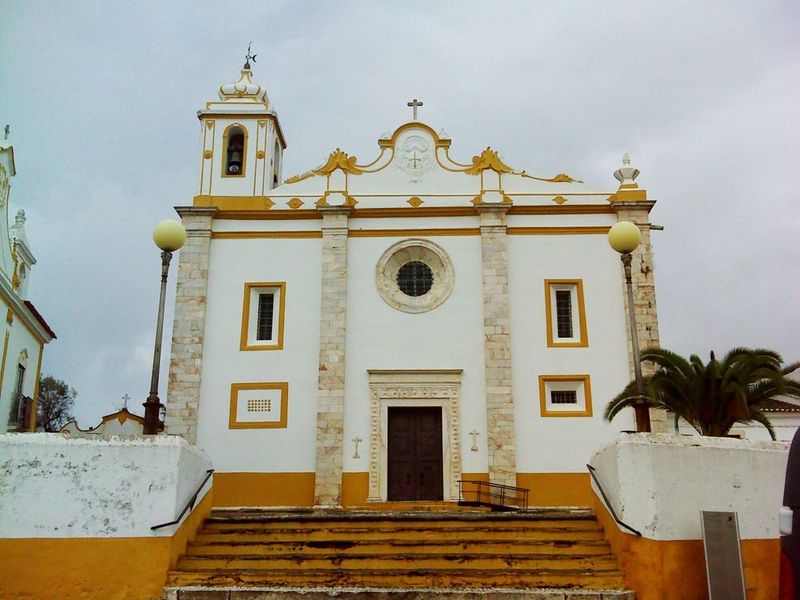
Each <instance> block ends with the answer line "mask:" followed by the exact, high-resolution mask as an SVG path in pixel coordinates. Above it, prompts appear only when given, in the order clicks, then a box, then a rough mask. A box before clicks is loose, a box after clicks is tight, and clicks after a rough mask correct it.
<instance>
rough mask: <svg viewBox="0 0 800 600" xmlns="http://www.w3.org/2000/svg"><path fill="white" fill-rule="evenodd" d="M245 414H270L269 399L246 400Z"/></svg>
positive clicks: (270, 404) (270, 405) (270, 401)
mask: <svg viewBox="0 0 800 600" xmlns="http://www.w3.org/2000/svg"><path fill="white" fill-rule="evenodd" d="M247 412H249V413H254V412H260V413H265V412H272V400H271V399H270V398H249V399H248V400H247Z"/></svg>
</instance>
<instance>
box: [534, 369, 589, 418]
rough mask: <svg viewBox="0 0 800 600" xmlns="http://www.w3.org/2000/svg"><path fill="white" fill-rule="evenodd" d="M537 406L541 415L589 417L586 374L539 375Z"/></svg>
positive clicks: (587, 379)
mask: <svg viewBox="0 0 800 600" xmlns="http://www.w3.org/2000/svg"><path fill="white" fill-rule="evenodd" d="M539 403H540V405H539V408H540V410H541V415H542V416H543V417H591V416H592V390H591V385H590V381H589V376H588V375H540V376H539Z"/></svg>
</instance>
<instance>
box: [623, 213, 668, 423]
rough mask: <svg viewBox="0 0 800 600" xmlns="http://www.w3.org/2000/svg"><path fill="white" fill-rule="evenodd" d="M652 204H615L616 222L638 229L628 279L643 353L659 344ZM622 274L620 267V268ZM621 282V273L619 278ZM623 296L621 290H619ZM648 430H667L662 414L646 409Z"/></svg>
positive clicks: (630, 355)
mask: <svg viewBox="0 0 800 600" xmlns="http://www.w3.org/2000/svg"><path fill="white" fill-rule="evenodd" d="M652 205H653V202H652V201H648V202H615V203H614V208H615V209H616V211H617V221H631V222H633V223H636V224H637V225H638V226H639V229H640V230H641V232H642V241H641V243H640V244H639V247H638V248H637V249H636V250H635V251H634V252H633V261H632V263H631V279H632V281H633V297H634V305H635V306H634V312H635V313H636V333H637V335H638V336H639V348H640V350H645V349H647V348H651V347H657V346H659V345H660V342H659V337H658V312H657V310H656V283H655V277H654V273H653V249H652V245H651V240H650V214H649V213H650V209H651V208H652ZM620 271H622V265H620ZM621 277H622V278H623V282H624V274H622V275H621ZM623 293H624V288H623ZM623 297H624V299H625V315H626V318H625V323H626V328H627V332H628V336H627V339H628V340H629V341H628V364H629V365H630V376H631V379H633V377H634V371H633V368H634V366H633V349H632V348H631V344H630V339H631V330H630V323H629V322H628V319H627V314H628V312H627V311H628V295H627V294H624V296H623ZM642 373H643V374H644V375H647V374H648V365H647V364H646V363H645V364H643V365H642ZM650 421H651V426H652V430H653V431H654V432H656V433H664V432H666V430H667V422H666V413H664V411H661V410H655V409H651V410H650Z"/></svg>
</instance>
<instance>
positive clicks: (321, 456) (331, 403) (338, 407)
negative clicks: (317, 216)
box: [314, 206, 351, 506]
mask: <svg viewBox="0 0 800 600" xmlns="http://www.w3.org/2000/svg"><path fill="white" fill-rule="evenodd" d="M350 210H351V209H350V208H349V207H325V206H320V207H319V211H320V213H322V302H321V304H320V329H319V378H318V384H317V462H316V478H315V484H314V503H315V504H316V505H317V506H341V503H342V502H341V495H342V494H341V492H342V461H343V455H344V447H343V443H344V441H343V438H344V374H345V371H344V366H345V365H344V361H345V325H346V319H345V317H346V310H347V218H348V215H349V213H350Z"/></svg>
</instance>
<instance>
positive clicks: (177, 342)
mask: <svg viewBox="0 0 800 600" xmlns="http://www.w3.org/2000/svg"><path fill="white" fill-rule="evenodd" d="M175 210H176V211H177V212H178V214H179V215H180V216H181V219H182V220H183V226H184V227H185V228H186V234H187V238H186V243H185V244H184V246H183V248H181V250H180V257H179V259H178V284H177V290H176V292H175V320H174V325H173V328H172V351H171V353H170V361H169V383H168V387H167V401H166V405H167V414H166V417H165V424H166V431H167V433H172V434H177V435H180V436H183V437H184V438H185V439H186V440H187V441H188V442H191V443H195V442H196V441H197V411H198V405H199V402H200V375H201V372H202V367H203V336H204V334H205V325H206V291H207V289H208V256H209V250H210V246H211V221H212V219H213V218H214V214H215V213H216V212H217V209H216V208H199V207H198V208H195V207H178V208H176V209H175Z"/></svg>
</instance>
